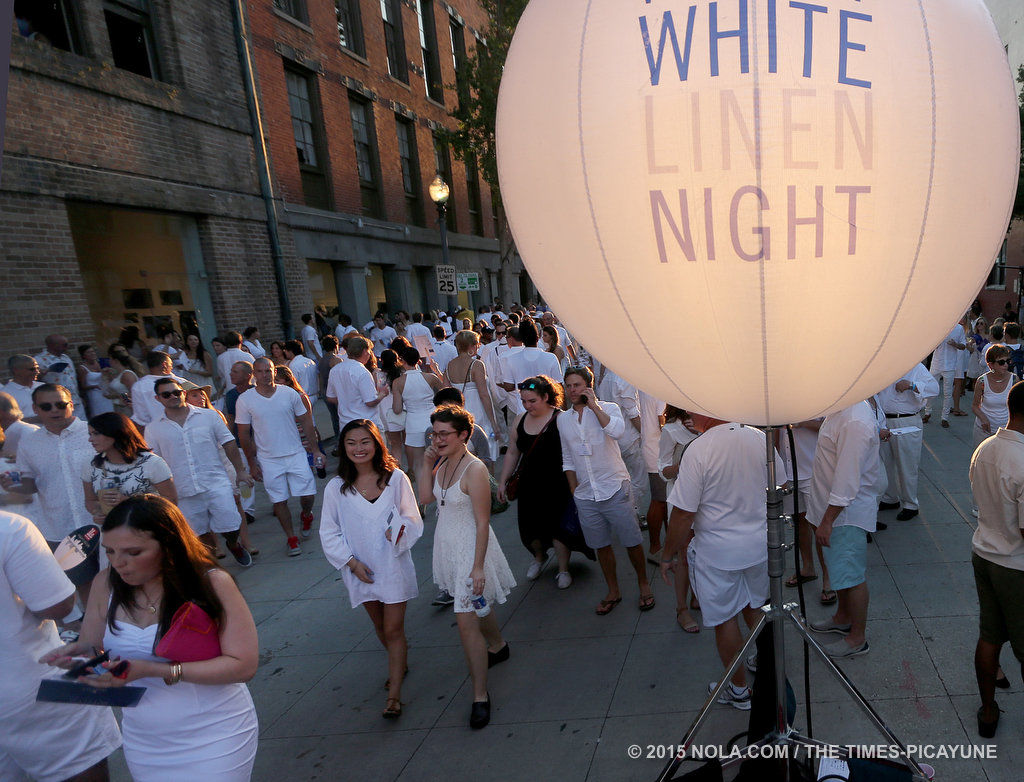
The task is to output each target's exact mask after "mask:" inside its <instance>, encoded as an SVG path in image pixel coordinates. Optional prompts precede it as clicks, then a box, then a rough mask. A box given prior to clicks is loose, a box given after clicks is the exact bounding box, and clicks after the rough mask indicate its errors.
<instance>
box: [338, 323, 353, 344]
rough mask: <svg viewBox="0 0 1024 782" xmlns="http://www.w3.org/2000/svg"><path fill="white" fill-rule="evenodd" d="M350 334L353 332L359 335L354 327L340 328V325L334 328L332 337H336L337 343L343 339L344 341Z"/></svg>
mask: <svg viewBox="0 0 1024 782" xmlns="http://www.w3.org/2000/svg"><path fill="white" fill-rule="evenodd" d="M352 332H355V333H356V334H358V333H359V329H357V328H356V327H355V326H352V325H348V326H342V325H341V324H340V323H339V324H338V325H337V326H335V327H334V336H336V337H337V338H338V342H339V343H340V342H341V341H342V340H343V339H345V336H346V335H348V334H351V333H352Z"/></svg>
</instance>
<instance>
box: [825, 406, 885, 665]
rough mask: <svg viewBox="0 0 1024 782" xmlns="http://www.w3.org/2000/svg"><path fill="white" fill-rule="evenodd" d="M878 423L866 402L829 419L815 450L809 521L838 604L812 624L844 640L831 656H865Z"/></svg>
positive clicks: (878, 466)
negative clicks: (831, 612) (836, 594)
mask: <svg viewBox="0 0 1024 782" xmlns="http://www.w3.org/2000/svg"><path fill="white" fill-rule="evenodd" d="M881 469H882V464H881V461H880V459H879V457H878V424H877V422H876V419H875V413H874V411H873V410H872V409H871V406H870V405H869V404H868V403H867V402H857V403H856V404H854V405H851V406H850V407H847V408H846V409H845V410H840V411H839V412H838V413H833V414H832V415H830V416H827V417H826V418H825V421H824V422H823V423H822V425H821V429H819V430H818V445H817V448H816V449H815V451H814V474H813V476H812V478H811V496H810V504H809V506H808V508H807V521H809V522H810V523H811V524H813V525H814V526H815V527H816V528H817V532H816V534H815V538H816V539H817V541H818V543H820V544H821V545H822V547H823V551H824V554H825V563H826V564H827V565H828V572H829V577H830V578H831V579H832V588H833V589H835V590H836V591H837V592H838V593H839V604H838V606H837V608H836V612H835V614H834V615H833V616H832V618H831V619H827V620H825V621H823V622H811V623H810V627H811V629H812V630H814V631H815V632H819V633H838V634H839V635H842V636H843V638H842V640H839V641H836V642H835V643H833V644H829V645H827V646H826V647H825V651H826V652H828V654H829V656H831V657H835V658H841V657H854V656H856V655H860V654H866V653H867V651H868V649H869V646H868V641H867V638H866V635H865V633H866V629H867V620H868V584H867V536H868V533H870V532H874V531H875V521H876V520H877V517H878V483H879V480H880V478H881Z"/></svg>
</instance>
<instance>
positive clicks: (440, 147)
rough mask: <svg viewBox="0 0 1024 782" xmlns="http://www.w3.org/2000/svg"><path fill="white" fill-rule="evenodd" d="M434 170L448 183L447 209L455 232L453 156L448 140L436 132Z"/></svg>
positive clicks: (450, 225)
mask: <svg viewBox="0 0 1024 782" xmlns="http://www.w3.org/2000/svg"><path fill="white" fill-rule="evenodd" d="M434 170H435V171H437V173H438V174H440V175H441V178H442V179H443V180H444V181H445V182H446V183H447V184H448V206H447V208H446V209H445V214H446V216H447V219H446V220H445V222H446V223H447V224H448V230H449V231H451V232H452V233H454V232H455V231H456V228H457V221H456V220H455V183H454V182H452V157H451V154H450V153H449V151H448V142H447V141H445V140H444V138H442V137H441V136H439V135H437V134H436V133H435V134H434Z"/></svg>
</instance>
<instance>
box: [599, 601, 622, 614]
mask: <svg viewBox="0 0 1024 782" xmlns="http://www.w3.org/2000/svg"><path fill="white" fill-rule="evenodd" d="M621 602H622V598H621V597H620V598H618V599H617V600H602V601H601V602H600V603H598V604H597V608H595V609H594V613H595V614H597V615H598V616H608V614H610V613H611V612H612V611H614V610H615V606H617V605H618V604H619V603H621Z"/></svg>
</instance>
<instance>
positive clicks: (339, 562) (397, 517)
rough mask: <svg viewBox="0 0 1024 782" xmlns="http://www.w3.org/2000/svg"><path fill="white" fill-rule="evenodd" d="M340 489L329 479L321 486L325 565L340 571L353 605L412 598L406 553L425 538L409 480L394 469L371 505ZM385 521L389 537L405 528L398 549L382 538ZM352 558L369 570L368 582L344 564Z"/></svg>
mask: <svg viewBox="0 0 1024 782" xmlns="http://www.w3.org/2000/svg"><path fill="white" fill-rule="evenodd" d="M341 486H342V481H341V478H332V479H331V480H330V481H329V482H328V483H327V485H326V486H325V487H324V502H323V510H322V511H321V515H320V541H321V543H322V545H323V550H324V556H325V557H327V561H328V562H330V563H331V564H332V565H334V566H335V567H336V568H338V569H339V570H340V571H341V574H342V578H343V579H344V580H345V587H346V588H347V589H348V596H349V600H350V601H351V602H352V607H353V608H355V607H356V606H358V605H360V604H362V603H365V602H367V601H370V600H379V601H380V602H382V603H403V602H405V601H406V600H412V599H413V598H414V597H416V596H417V595H418V594H419V590H418V588H417V579H416V568H415V567H414V566H413V563H412V555H411V554H410V553H409V549H410V548H412V545H413V544H414V543H415V542H416V541H417V540H419V539H420V537H421V536H422V535H423V519H422V518H421V517H420V512H419V508H418V507H417V505H416V495H415V494H414V493H413V490H412V484H410V483H409V478H408V477H407V476H406V474H405V473H404V472H402V471H401V470H395V471H394V472H393V473H392V474H391V479H390V480H389V481H388V485H387V486H386V487H385V488H384V491H383V492H382V493H381V495H380V497H378V498H377V499H376V500H374V501H373V502H370V501H369V500H367V499H365V498H364V497H363V496H362V495H361V494H360V493H359V492H358V491H356V490H355V489H354V488H353V489H351V490H350V491H348V492H346V493H344V494H342V492H341ZM389 517H390V524H391V526H392V538H395V537H396V536H397V535H398V530H399V529H400V528H401V527H402V525H403V524H404V525H405V532H404V533H403V534H402V537H401V539H400V540H399V541H398V545H397V546H396V545H395V543H394V542H393V540H390V541H389V540H388V539H387V538H386V537H385V536H384V532H385V530H386V529H387V527H388V524H389ZM353 557H355V558H356V559H358V560H359V561H360V562H362V563H363V564H364V565H366V566H367V567H368V568H369V569H370V570H371V571H373V576H372V578H373V583H372V584H366V583H364V582H362V581H360V580H359V579H358V578H356V576H355V574H354V573H353V572H352V570H351V569H350V568H348V567H346V566H345V565H346V564H347V563H348V561H349V560H350V559H352V558H353Z"/></svg>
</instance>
